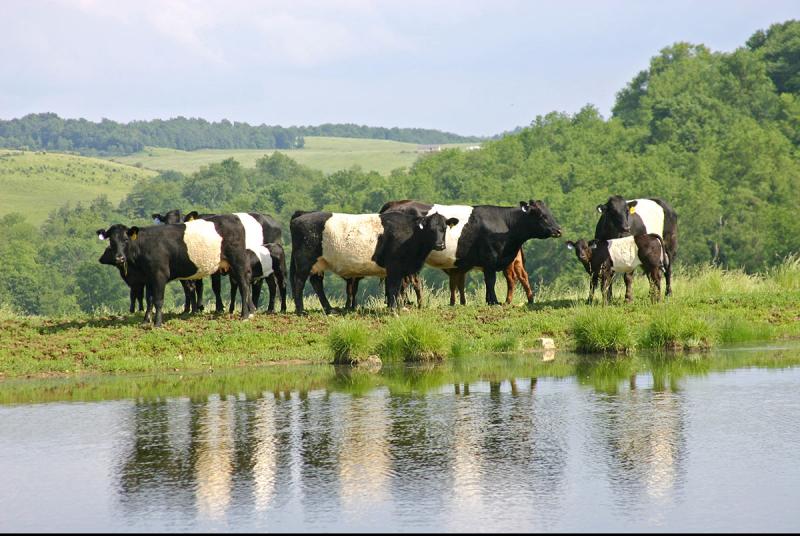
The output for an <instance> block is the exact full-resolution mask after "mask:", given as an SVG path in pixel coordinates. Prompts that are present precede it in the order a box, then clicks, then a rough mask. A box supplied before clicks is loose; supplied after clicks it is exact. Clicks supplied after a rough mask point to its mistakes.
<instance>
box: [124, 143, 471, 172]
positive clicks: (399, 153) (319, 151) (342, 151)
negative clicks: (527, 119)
mask: <svg viewBox="0 0 800 536" xmlns="http://www.w3.org/2000/svg"><path fill="white" fill-rule="evenodd" d="M477 145H478V144H477V143H456V144H442V145H434V146H420V145H417V144H415V143H404V142H399V141H389V140H371V139H358V138H332V137H324V136H313V137H312V136H308V137H306V138H305V147H304V148H303V149H200V150H197V151H180V150H177V149H164V148H157V147H148V148H146V149H145V150H144V151H140V152H138V153H133V154H131V155H128V156H117V157H110V160H112V161H114V162H120V163H123V164H129V165H136V166H142V167H144V168H147V169H153V170H168V169H171V170H175V171H180V172H182V173H192V172H194V171H197V170H198V169H200V167H201V166H205V165H208V164H211V163H212V162H219V161H220V160H224V159H226V158H231V157H232V158H235V159H236V160H238V161H239V163H241V164H242V165H243V166H244V167H253V166H254V164H255V162H256V160H258V159H259V158H261V157H262V156H264V155H268V154H272V153H273V152H274V151H275V150H278V151H280V152H282V153H284V154H286V155H287V156H289V157H290V158H293V159H294V160H296V161H297V162H298V163H300V164H303V165H305V166H308V167H310V168H314V169H320V170H322V171H323V172H324V173H333V172H334V171H338V170H340V169H345V168H349V167H352V166H353V165H359V166H361V167H362V168H363V169H364V170H367V171H371V170H375V171H377V172H379V173H381V174H384V175H386V174H388V173H389V172H390V171H391V170H393V169H396V168H399V167H407V166H410V165H411V164H413V163H414V162H415V161H416V160H417V158H419V157H420V155H421V154H424V153H425V151H426V150H428V149H430V148H432V147H443V148H446V147H470V146H477Z"/></svg>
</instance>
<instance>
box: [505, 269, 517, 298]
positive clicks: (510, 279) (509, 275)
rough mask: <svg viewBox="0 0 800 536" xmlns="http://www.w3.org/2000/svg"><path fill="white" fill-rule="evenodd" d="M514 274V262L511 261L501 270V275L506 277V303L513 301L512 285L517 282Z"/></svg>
mask: <svg viewBox="0 0 800 536" xmlns="http://www.w3.org/2000/svg"><path fill="white" fill-rule="evenodd" d="M514 275H515V274H514V263H513V262H512V263H511V264H510V265H509V266H506V269H505V270H503V277H505V278H506V305H510V304H511V302H512V301H514V287H515V286H516V284H517V281H516V279H515V277H514Z"/></svg>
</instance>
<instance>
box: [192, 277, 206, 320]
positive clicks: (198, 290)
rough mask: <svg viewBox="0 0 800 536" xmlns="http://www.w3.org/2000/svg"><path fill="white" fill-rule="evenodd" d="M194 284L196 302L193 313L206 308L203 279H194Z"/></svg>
mask: <svg viewBox="0 0 800 536" xmlns="http://www.w3.org/2000/svg"><path fill="white" fill-rule="evenodd" d="M192 284H193V285H194V304H195V307H196V308H195V309H194V310H193V311H192V312H193V313H200V312H202V311H203V309H205V307H204V306H203V280H202V279H197V280H194V281H192Z"/></svg>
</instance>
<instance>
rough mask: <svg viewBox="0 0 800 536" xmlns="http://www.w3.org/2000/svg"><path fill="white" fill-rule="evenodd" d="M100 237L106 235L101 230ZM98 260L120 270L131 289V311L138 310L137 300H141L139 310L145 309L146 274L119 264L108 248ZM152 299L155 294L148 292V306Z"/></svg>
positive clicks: (101, 238)
mask: <svg viewBox="0 0 800 536" xmlns="http://www.w3.org/2000/svg"><path fill="white" fill-rule="evenodd" d="M98 237H99V238H100V240H105V237H104V236H103V235H102V234H100V233H99V232H98ZM98 260H99V261H100V264H108V265H109V266H114V267H115V268H116V269H117V270H119V275H120V277H121V278H122V280H123V281H124V282H125V284H126V285H128V287H129V289H130V293H129V297H130V312H131V313H134V312H136V302H139V311H144V304H143V303H142V302H143V300H144V297H145V287H146V283H147V281H146V280H145V277H144V274H143V273H142V272H140V271H139V270H137V269H136V268H134V267H132V266H127V267H123V266H117V263H116V262H115V261H114V255H113V253H112V252H111V251H110V250H109V249H108V248H106V249H105V251H103V254H102V255H101V256H100V259H98ZM152 299H153V296H152V295H151V294H150V293H147V306H148V307H150V303H151V301H152Z"/></svg>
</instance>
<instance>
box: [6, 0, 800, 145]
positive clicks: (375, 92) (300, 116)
mask: <svg viewBox="0 0 800 536" xmlns="http://www.w3.org/2000/svg"><path fill="white" fill-rule="evenodd" d="M0 8H1V10H2V15H3V16H2V17H0V47H1V48H0V49H1V50H2V51H3V68H2V69H0V118H3V119H9V118H12V117H20V116H22V115H24V114H26V113H30V112H44V111H50V112H56V113H58V114H59V115H61V116H62V117H85V118H87V119H91V120H99V119H100V118H103V117H107V118H109V119H114V120H117V121H130V120H133V119H152V118H169V117H174V116H177V115H183V116H187V117H204V118H206V119H209V120H219V119H222V118H227V119H229V120H232V121H246V122H248V123H251V124H260V123H266V124H271V125H283V126H289V125H316V124H320V123H326V122H330V123H358V124H367V125H372V126H385V127H393V126H398V127H421V128H436V129H440V130H447V131H451V132H457V133H459V134H473V135H492V134H496V133H499V132H502V131H504V130H510V129H512V128H514V127H516V126H522V125H527V124H529V123H530V122H531V120H533V119H534V118H535V117H536V116H537V115H541V114H546V113H548V112H551V111H561V112H568V113H574V112H577V111H578V110H579V109H580V108H581V107H583V106H584V105H586V104H588V103H591V104H594V105H595V106H597V108H598V109H599V110H600V112H601V113H602V114H603V115H604V116H606V117H607V116H608V115H609V114H610V109H611V107H612V105H613V103H614V98H615V94H616V92H617V91H619V90H620V89H621V88H622V87H624V85H625V84H626V83H627V82H628V81H629V80H630V79H631V78H633V76H635V75H636V73H637V72H639V71H640V70H642V69H645V68H646V67H647V65H648V62H649V60H650V58H651V57H652V56H654V55H656V54H657V53H658V51H659V50H660V49H661V48H663V47H665V46H668V45H670V44H672V43H675V42H678V41H688V42H691V43H703V44H705V45H707V46H708V47H710V48H711V49H712V50H715V51H732V50H734V49H736V48H737V47H740V46H743V45H744V42H745V41H746V40H747V38H748V37H749V36H750V35H752V34H753V33H754V32H755V31H756V30H758V29H766V28H768V27H769V25H770V24H772V23H775V22H782V21H785V20H788V19H791V18H794V19H798V18H800V1H798V0H787V1H782V0H757V1H735V0H728V1H717V0H706V1H699V0H698V1H691V2H690V1H671V2H655V1H636V2H634V1H574V0H561V1H552V2H539V1H515V0H508V1H506V0H491V1H468V0H423V1H417V0H402V1H389V0H384V1H373V2H368V1H362V0H326V1H319V2H310V1H303V0H282V1H280V2H273V1H235V0H228V1H223V2H214V1H210V0H204V1H199V0H198V1H194V0H176V1H164V0H136V1H132V2H127V1H113V0H51V1H29V0H23V1H17V0H10V1H9V0H3V1H2V3H1V4H0Z"/></svg>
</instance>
